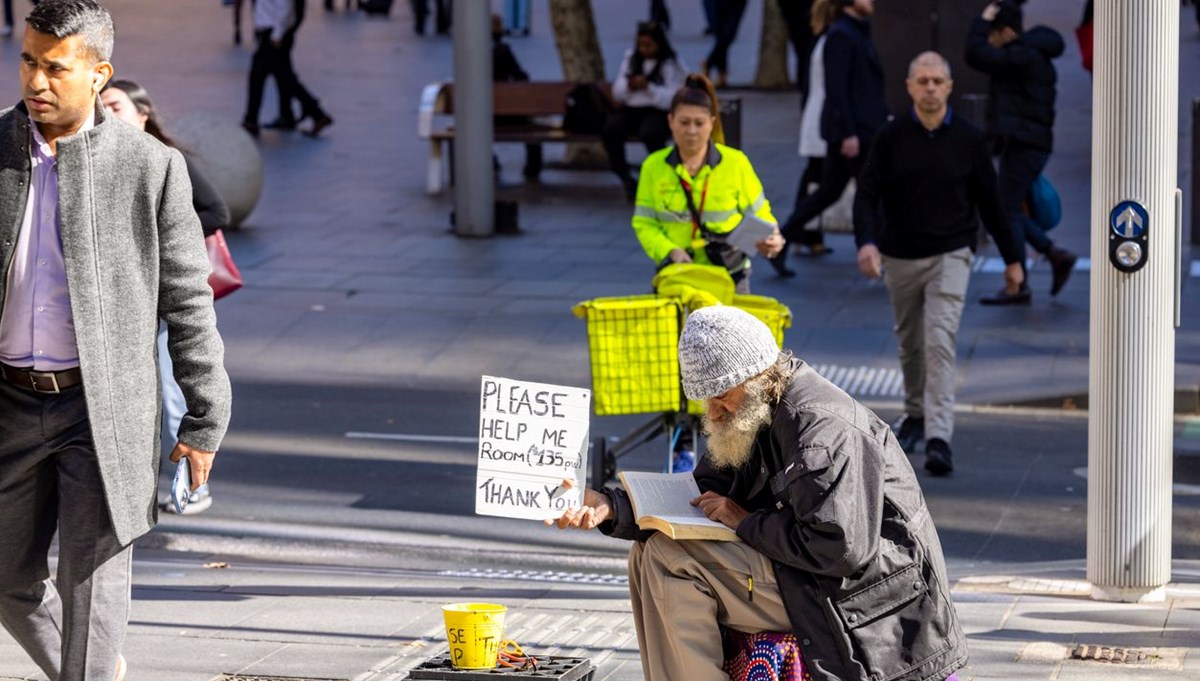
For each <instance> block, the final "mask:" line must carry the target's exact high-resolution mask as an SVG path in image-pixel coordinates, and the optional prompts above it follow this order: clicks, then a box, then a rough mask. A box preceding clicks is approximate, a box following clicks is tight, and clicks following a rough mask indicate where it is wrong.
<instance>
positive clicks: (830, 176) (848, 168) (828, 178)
mask: <svg viewBox="0 0 1200 681" xmlns="http://www.w3.org/2000/svg"><path fill="white" fill-rule="evenodd" d="M863 139H864V138H861V137H860V138H859V153H858V156H855V157H854V158H852V159H850V158H846V157H845V156H842V154H841V153H840V150H839V149H835V148H834V145H832V144H831V145H829V155H828V156H826V157H825V160H824V161H823V162H822V163H821V184H820V185H819V186H818V187H817V190H816V191H815V192H813V193H812V194H808V195H807V196H805V192H806V191H807V186H808V180H807V179H806V178H805V176H803V175H802V176H801V177H800V187H799V188H798V189H797V190H796V199H797V201H796V207H795V209H793V210H792V215H791V217H789V218H788V219H787V222H785V223H784V224H783V228H782V229H781V230H780V231H781V232H782V233H783V238H784V239H787V240H788V243H795V244H804V245H806V246H814V245H816V244H822V243H825V234H824V233H823V232H822V231H821V230H820V229H811V230H810V229H804V225H806V224H808V223H809V222H811V221H812V220H813V218H815V217H817V216H818V215H820V214H821V213H823V212H825V209H826V208H828V207H830V206H832V205H833V204H834V203H837V200H838V199H839V198H841V196H842V192H844V191H846V185H847V184H849V183H850V180H852V179H853V178H855V177H858V173H859V171H860V170H861V169H862V164H863V163H864V162H865V161H866V158H867V154H868V153H869V152H870V146H871V145H870V144H868V143H866V142H864V141H863Z"/></svg>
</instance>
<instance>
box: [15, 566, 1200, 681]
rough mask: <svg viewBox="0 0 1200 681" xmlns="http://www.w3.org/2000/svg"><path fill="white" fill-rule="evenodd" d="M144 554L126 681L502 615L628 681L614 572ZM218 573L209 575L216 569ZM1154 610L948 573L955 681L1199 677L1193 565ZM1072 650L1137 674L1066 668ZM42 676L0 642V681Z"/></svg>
mask: <svg viewBox="0 0 1200 681" xmlns="http://www.w3.org/2000/svg"><path fill="white" fill-rule="evenodd" d="M220 560H224V559H222V558H220V557H212V556H202V555H195V554H179V553H155V552H142V553H141V554H140V556H139V558H138V560H137V561H136V568H135V581H136V586H135V588H134V611H133V620H132V624H131V627H130V631H129V640H128V645H127V647H126V657H127V658H128V660H129V675H128V676H127V679H128V681H210V680H216V679H221V678H223V677H222V676H221V675H222V674H228V675H240V676H239V678H243V677H251V676H252V677H254V678H256V679H257V678H259V677H265V678H267V679H270V680H271V681H275V680H276V679H279V680H280V681H283V679H285V678H286V679H294V680H295V681H302V680H317V679H337V680H346V681H400V680H401V679H404V678H406V676H407V672H408V671H409V670H410V669H411V668H412V667H414V666H415V665H417V664H420V663H421V662H422V661H425V660H427V659H430V658H432V657H433V656H435V655H437V654H440V653H443V652H445V650H446V641H445V630H444V628H443V625H442V617H441V611H440V606H441V605H443V604H446V603H455V602H464V601H465V602H481V601H482V602H495V603H501V604H504V605H506V606H508V608H509V611H508V614H507V621H506V629H505V633H506V636H507V637H508V638H511V639H513V640H515V641H517V642H519V643H520V644H521V645H522V646H524V647H525V648H526V649H527V650H528V651H531V652H532V653H533V654H534V655H552V656H569V657H587V658H589V659H590V660H591V662H592V663H593V664H594V665H595V666H596V673H595V676H594V679H595V681H639V680H640V679H641V678H642V676H641V667H640V664H639V661H638V652H637V638H636V634H635V632H634V628H633V621H632V619H631V618H630V614H629V595H628V591H627V590H626V587H625V585H624V576H623V575H618V574H614V573H613V572H612V571H606V572H592V571H578V572H540V573H538V572H527V573H522V574H517V573H515V572H514V571H483V570H479V571H474V572H471V571H460V572H454V571H402V570H388V569H362V568H329V567H314V566H299V565H294V564H291V565H289V564H278V563H267V562H252V561H237V560H234V561H232V562H229V563H224V562H220V563H214V562H213V561H220ZM218 566H220V567H218ZM1175 575H1176V579H1177V580H1179V581H1177V582H1176V583H1175V584H1173V585H1172V586H1171V587H1170V588H1169V589H1168V599H1167V601H1166V602H1164V603H1159V604H1148V605H1128V604H1112V603H1101V602H1096V601H1092V600H1090V599H1088V598H1087V597H1086V596H1085V594H1086V584H1085V583H1084V582H1083V581H1082V578H1083V566H1082V565H1081V564H1079V563H1078V562H1077V561H1065V562H1058V563H1049V564H1025V565H1021V566H1012V570H1011V571H1004V570H1001V571H997V572H992V573H989V574H986V575H977V576H973V577H967V578H958V576H957V575H952V577H953V578H955V579H956V580H957V581H956V584H955V586H954V590H953V598H954V601H955V604H956V606H957V609H958V613H959V617H960V618H961V621H962V624H963V627H964V629H965V630H966V632H967V635H968V636H969V638H970V652H971V659H970V664H969V665H968V667H967V668H966V669H965V670H964V671H962V672H960V673H959V678H960V679H962V681H973V680H978V681H982V680H984V679H989V680H996V681H1001V680H1002V681H1021V680H1026V679H1028V680H1030V681H1032V680H1034V679H1050V680H1054V679H1057V680H1070V679H1078V680H1079V681H1085V680H1086V681H1105V680H1108V679H1114V680H1115V679H1121V680H1123V681H1142V680H1149V679H1153V680H1155V681H1185V680H1191V679H1195V678H1197V676H1198V675H1200V642H1198V638H1197V633H1196V632H1197V631H1198V630H1200V563H1198V562H1195V561H1178V562H1177V563H1176V565H1175ZM1079 645H1088V646H1104V647H1111V648H1119V649H1125V650H1126V651H1127V653H1128V654H1129V655H1130V658H1131V659H1136V656H1137V655H1138V654H1139V653H1142V654H1144V655H1145V658H1144V659H1143V660H1142V661H1141V662H1138V663H1136V664H1130V663H1126V664H1117V663H1111V662H1099V661H1095V660H1091V661H1084V660H1078V659H1070V655H1071V651H1072V650H1075V649H1076V648H1077V646H1079ZM14 679H44V677H43V676H40V675H38V674H37V670H36V668H35V667H34V666H33V665H32V663H30V662H28V660H27V659H26V658H25V657H24V656H23V655H22V653H21V651H20V650H19V649H18V648H16V646H15V645H13V644H12V643H11V642H9V641H7V640H4V639H0V680H2V681H11V680H14Z"/></svg>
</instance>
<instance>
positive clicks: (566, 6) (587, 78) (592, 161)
mask: <svg viewBox="0 0 1200 681" xmlns="http://www.w3.org/2000/svg"><path fill="white" fill-rule="evenodd" d="M550 25H551V26H552V27H553V28H554V45H555V47H557V48H558V57H559V60H560V61H562V69H563V80H569V81H578V82H597V81H603V80H605V75H604V55H603V54H602V53H601V52H600V37H599V35H598V34H597V32H596V20H595V17H594V15H593V14H592V0H550ZM566 162H567V163H568V164H571V165H600V166H601V167H605V166H607V157H606V156H605V154H604V147H603V146H601V145H600V144H568V145H567V153H566Z"/></svg>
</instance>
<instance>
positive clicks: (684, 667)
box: [629, 533, 792, 681]
mask: <svg viewBox="0 0 1200 681" xmlns="http://www.w3.org/2000/svg"><path fill="white" fill-rule="evenodd" d="M750 577H753V579H754V598H753V600H751V599H750V598H749V593H748V591H747V586H748V582H747V579H748V578H750ZM629 595H630V598H631V600H632V602H633V621H634V624H635V625H636V626H637V635H638V648H639V650H641V651H642V674H643V676H645V678H646V681H680V680H686V681H728V679H729V676H728V675H727V674H726V673H725V672H724V671H723V670H722V669H721V663H722V662H723V660H724V657H725V654H724V650H723V649H722V647H721V629H720V627H719V626H718V625H725V626H726V627H729V628H732V629H737V630H738V631H744V632H746V633H751V634H756V633H759V632H762V631H791V629H792V625H791V623H790V622H789V621H788V617H787V613H786V612H785V611H784V609H783V599H782V597H781V596H780V594H779V585H778V584H777V583H776V582H775V570H774V568H772V567H771V561H769V560H767V559H766V558H765V557H763V555H762V554H761V553H759V552H757V551H755V550H754V549H752V548H750V547H749V546H746V545H745V544H743V543H741V542H726V541H675V540H674V539H671V538H670V537H667V536H666V535H664V534H661V533H656V534H654V535H653V536H652V537H650V539H648V540H646V541H645V542H634V543H633V548H631V549H630V550H629Z"/></svg>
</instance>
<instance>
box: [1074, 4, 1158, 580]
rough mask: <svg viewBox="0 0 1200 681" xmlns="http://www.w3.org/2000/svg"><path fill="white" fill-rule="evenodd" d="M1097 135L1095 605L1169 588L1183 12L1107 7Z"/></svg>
mask: <svg viewBox="0 0 1200 681" xmlns="http://www.w3.org/2000/svg"><path fill="white" fill-rule="evenodd" d="M1094 63H1095V83H1094V86H1095V90H1094V95H1093V111H1095V120H1094V125H1093V129H1092V220H1091V229H1092V263H1093V265H1092V275H1091V287H1092V291H1091V339H1090V340H1091V356H1090V381H1089V386H1088V389H1089V395H1088V403H1089V407H1088V535H1087V575H1088V581H1089V582H1091V584H1092V597H1093V598H1096V599H1099V600H1114V601H1152V600H1162V599H1163V598H1164V591H1165V585H1166V584H1167V582H1168V581H1170V578H1171V463H1172V423H1171V418H1172V413H1173V411H1174V409H1173V398H1174V367H1175V328H1174V319H1175V296H1176V295H1177V294H1178V289H1177V288H1176V286H1175V284H1174V282H1175V269H1176V267H1177V263H1178V254H1177V250H1176V249H1177V247H1178V244H1177V237H1176V222H1177V220H1178V216H1177V215H1176V200H1175V192H1176V189H1175V187H1176V182H1177V179H1178V178H1177V170H1178V168H1177V160H1176V154H1177V153H1178V150H1177V144H1178V136H1179V130H1178V116H1179V110H1178V109H1179V3H1178V2H1172V1H1168V0H1098V1H1097V2H1096V13H1095V62H1094Z"/></svg>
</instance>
